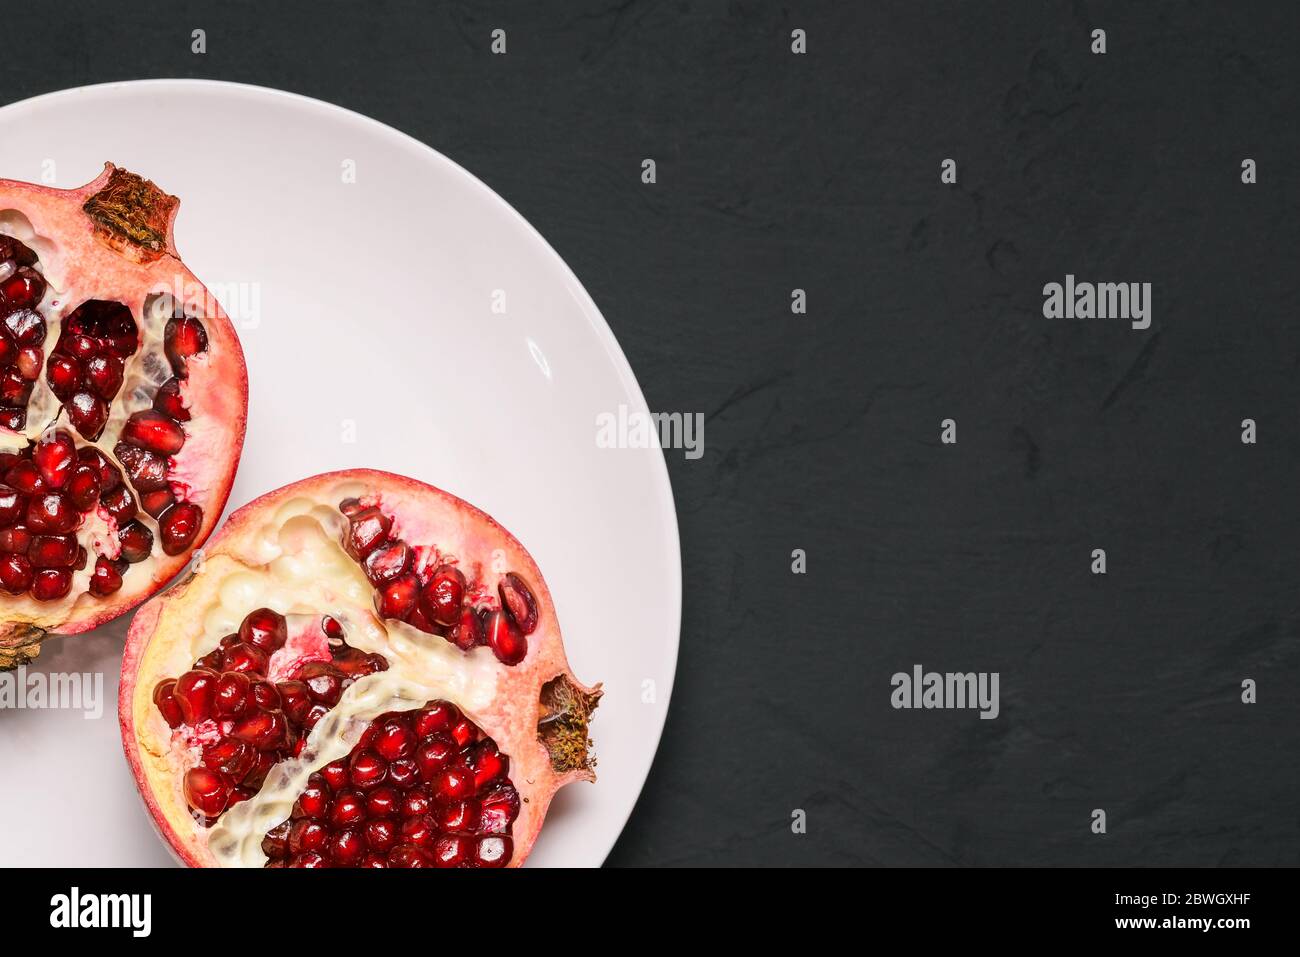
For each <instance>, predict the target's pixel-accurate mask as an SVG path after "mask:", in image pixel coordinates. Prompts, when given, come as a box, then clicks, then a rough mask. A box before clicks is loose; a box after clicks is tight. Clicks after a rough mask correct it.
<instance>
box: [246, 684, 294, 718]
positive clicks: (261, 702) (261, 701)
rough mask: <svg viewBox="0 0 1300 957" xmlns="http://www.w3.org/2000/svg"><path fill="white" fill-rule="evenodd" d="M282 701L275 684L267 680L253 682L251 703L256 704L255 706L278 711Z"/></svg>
mask: <svg viewBox="0 0 1300 957" xmlns="http://www.w3.org/2000/svg"><path fill="white" fill-rule="evenodd" d="M283 703H284V702H283V699H282V698H281V697H280V692H279V691H278V690H277V689H276V687H275V685H273V684H271V683H270V682H269V681H254V682H253V704H255V705H257V707H259V708H261V709H262V710H263V711H279V710H281V706H282V705H283ZM286 717H287V715H286Z"/></svg>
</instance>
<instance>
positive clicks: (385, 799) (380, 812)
mask: <svg viewBox="0 0 1300 957" xmlns="http://www.w3.org/2000/svg"><path fill="white" fill-rule="evenodd" d="M366 812H367V813H368V814H369V815H370V816H371V817H388V816H390V815H392V814H396V813H397V792H396V791H394V790H393V789H392V788H390V787H387V786H385V787H378V788H375V789H374V790H373V791H371V792H370V793H369V794H367V795H366Z"/></svg>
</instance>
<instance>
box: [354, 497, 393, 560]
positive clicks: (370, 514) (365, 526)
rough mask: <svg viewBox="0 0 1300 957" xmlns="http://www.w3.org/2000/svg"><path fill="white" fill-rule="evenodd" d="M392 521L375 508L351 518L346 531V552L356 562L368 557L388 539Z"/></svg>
mask: <svg viewBox="0 0 1300 957" xmlns="http://www.w3.org/2000/svg"><path fill="white" fill-rule="evenodd" d="M392 527H393V520H392V519H391V518H389V517H388V516H387V515H385V514H383V513H382V512H380V511H379V509H377V508H368V509H365V510H364V511H361V512H358V513H357V514H356V515H354V516H352V525H351V527H350V528H349V530H348V541H347V550H348V554H350V555H351V556H352V557H353V558H355V559H356V560H357V561H361V560H362V559H364V558H365V557H366V556H367V555H369V554H370V553H371V552H372V551H373V550H374V549H375V548H376V547H378V545H379V544H380V543H381V542H382V541H383V540H384V539H386V538H387V537H388V531H389V529H391V528H392Z"/></svg>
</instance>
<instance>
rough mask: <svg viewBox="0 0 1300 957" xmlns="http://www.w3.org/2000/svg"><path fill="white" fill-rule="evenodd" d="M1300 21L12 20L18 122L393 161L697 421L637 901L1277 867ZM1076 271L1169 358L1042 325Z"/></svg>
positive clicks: (845, 13)
mask: <svg viewBox="0 0 1300 957" xmlns="http://www.w3.org/2000/svg"><path fill="white" fill-rule="evenodd" d="M1297 10H1300V6H1298V5H1297V4H1295V3H1293V2H1286V3H1276V4H1267V5H1266V4H1252V3H1232V4H1227V3H1209V2H1200V3H1186V4H1170V3H1149V2H1144V3H1140V4H1139V3H1131V2H1130V3H1097V2H1083V0H1079V2H1074V3H1066V2H1039V0H1035V2H1026V3H1002V4H979V3H951V4H936V3H924V2H915V0H913V2H891V3H876V2H873V3H870V4H866V3H840V4H834V5H832V4H830V3H818V4H812V3H808V4H790V5H777V4H767V3H758V2H732V3H723V2H700V0H680V2H660V3H654V2H647V0H641V2H636V0H623V2H606V3H593V2H587V0H583V2H565V3H562V4H561V3H552V4H535V3H524V2H519V3H500V2H482V3H477V2H476V3H463V4H455V5H450V6H443V5H437V4H433V3H429V2H425V0H419V2H417V0H407V2H370V3H365V4H358V3H346V4H344V3H316V4H312V5H306V4H301V5H292V4H268V3H253V2H247V0H227V2H224V3H221V4H196V3H187V2H176V0H173V2H158V3H149V4H111V5H94V6H92V5H87V4H73V3H69V2H54V3H46V4H40V5H39V7H38V8H33V13H32V15H31V16H23V17H21V18H20V20H21V23H20V24H19V23H18V21H15V19H14V18H15V16H16V13H15V11H13V10H9V11H7V13H6V20H7V21H8V24H9V27H10V29H7V30H6V40H5V41H4V43H5V47H6V49H7V53H6V55H5V56H4V57H0V100H3V101H4V102H11V101H14V100H19V99H22V98H25V97H28V96H31V95H35V94H39V93H44V92H48V91H51V90H56V89H61V88H64V87H70V86H76V85H81V84H87V83H97V82H103V81H108V80H119V79H135V78H142V77H169V76H180V77H207V78H217V79H227V80H235V81H241V82H247V83H255V84H261V85H266V86H273V87H279V88H283V89H287V90H292V91H296V92H299V93H304V94H307V95H310V96H315V97H319V98H321V99H324V100H328V101H330V102H333V103H337V104H340V105H342V106H345V107H349V108H351V109H354V110H357V111H360V112H362V113H365V114H368V115H370V116H373V117H375V118H377V119H379V120H382V121H384V122H387V123H390V124H392V125H393V126H396V127H398V128H400V129H402V130H404V131H406V132H408V133H410V134H412V135H413V136H415V137H417V138H419V139H421V140H423V141H425V142H427V143H429V144H431V145H432V146H434V147H435V148H437V149H438V150H440V151H442V152H443V153H445V154H447V155H448V156H450V157H451V158H452V159H454V160H456V161H457V162H459V163H460V164H462V165H463V166H465V167H466V168H467V169H469V170H470V171H471V172H473V173H474V174H475V175H477V176H479V177H480V178H482V179H483V180H484V181H485V182H486V183H487V184H488V185H489V186H491V187H492V188H493V189H495V190H496V191H497V192H498V193H500V194H501V195H502V196H503V197H504V198H505V199H506V200H507V201H509V202H510V203H511V204H513V205H514V206H515V207H516V208H517V209H518V210H519V211H520V212H521V213H522V214H523V215H524V216H525V217H526V218H527V219H528V220H529V221H531V222H532V223H533V224H534V225H535V226H537V228H538V229H539V230H540V231H541V232H542V234H543V235H545V236H546V238H547V239H548V240H549V241H550V242H551V243H552V244H553V245H554V246H555V248H556V249H557V250H558V251H559V253H560V255H561V256H563V258H564V259H565V260H566V261H567V262H568V263H569V265H570V266H571V267H572V268H573V269H574V271H575V272H576V273H577V275H578V276H579V278H580V279H581V280H582V282H583V283H584V285H585V286H586V287H587V289H588V290H589V291H590V293H591V295H592V296H593V298H594V299H595V301H596V303H597V304H598V305H599V307H600V309H601V311H602V312H603V313H604V315H605V318H606V319H607V320H608V322H609V324H610V325H611V326H612V328H613V329H614V332H615V333H616V335H617V336H618V339H619V341H620V343H621V344H622V346H623V348H624V350H625V352H626V353H627V356H628V358H629V360H630V361H631V363H632V366H633V368H634V369H635V371H636V373H637V376H638V378H639V380H640V383H641V386H642V388H643V390H644V391H645V394H646V398H647V400H648V401H649V403H650V406H651V408H653V409H657V410H664V411H687V412H689V411H700V412H703V413H705V415H706V416H707V419H706V428H705V445H706V452H705V455H704V457H703V458H702V459H700V460H698V461H685V460H684V459H683V458H682V457H681V455H680V453H670V454H669V455H668V463H669V469H670V471H671V473H672V480H673V487H674V491H675V494H676V496H677V502H678V509H679V521H680V525H681V534H682V546H683V560H684V574H685V611H684V617H683V622H682V645H681V657H680V663H679V668H678V675H677V684H676V689H675V693H674V696H673V701H672V707H671V712H670V715H669V718H668V724H667V729H666V732H665V736H664V740H663V744H662V746H661V748H660V752H659V756H658V759H657V761H656V764H655V768H654V771H653V772H652V775H651V777H650V780H649V782H648V784H647V786H646V789H645V791H644V793H643V795H642V798H641V801H640V803H639V805H638V808H637V810H636V813H635V815H634V816H633V818H632V821H631V823H630V824H629V826H628V828H627V830H626V831H625V833H624V835H623V838H622V840H621V841H620V842H619V844H618V847H617V848H616V850H615V851H614V853H613V854H612V855H611V857H610V859H609V861H610V863H611V864H620V865H640V864H691V865H693V864H724V863H733V864H777V865H782V864H814V863H824V864H885V865H917V864H930V865H943V864H1088V865H1091V864H1115V865H1132V864H1188V865H1213V864H1296V863H1298V862H1300V810H1298V809H1297V804H1296V793H1297V789H1298V786H1300V772H1298V767H1297V765H1298V762H1300V722H1298V721H1297V718H1298V717H1300V704H1298V703H1297V697H1296V691H1297V681H1298V679H1300V599H1298V598H1297V593H1296V589H1295V584H1296V573H1295V571H1296V570H1295V565H1296V562H1295V554H1296V546H1297V543H1300V534H1298V533H1300V500H1298V498H1297V495H1296V494H1295V490H1296V482H1295V476H1296V467H1297V465H1298V464H1300V422H1297V416H1296V411H1297V400H1298V399H1300V378H1298V377H1297V371H1298V367H1300V328H1297V324H1296V313H1297V308H1298V307H1300V301H1298V297H1297V289H1298V288H1300V279H1298V278H1297V263H1298V260H1297V252H1298V251H1300V235H1298V232H1300V230H1298V227H1297V212H1298V209H1297V206H1298V199H1297V196H1298V189H1297V187H1298V185H1300V180H1298V178H1297V172H1296V159H1297V155H1298V153H1300V136H1298V135H1297V133H1298V131H1297V116H1300V109H1298V107H1300V104H1297V91H1298V90H1300V75H1298V74H1300V69H1298V58H1297V54H1296V52H1295V45H1296V40H1297V37H1300V29H1298V27H1300V14H1298V13H1297ZM195 27H202V28H203V29H205V30H206V31H207V34H208V52H207V54H206V55H203V56H196V55H193V54H192V53H191V52H190V31H191V29H193V28H195ZM495 27H502V28H504V29H506V30H507V31H508V38H509V53H508V55H507V56H504V57H493V56H491V55H489V53H488V43H489V33H490V31H491V30H492V29H493V28H495ZM796 27H799V28H803V29H805V30H807V31H808V47H809V52H808V54H807V55H805V56H795V55H792V54H791V52H790V49H789V45H790V31H791V30H792V29H794V28H796ZM1097 27H1100V28H1104V29H1105V30H1106V31H1107V35H1108V50H1109V52H1108V53H1107V54H1106V55H1105V56H1094V55H1092V54H1091V53H1090V52H1089V42H1090V37H1089V34H1090V32H1091V30H1092V29H1093V28H1097ZM23 50H26V51H28V52H27V54H22V53H21V51H23ZM187 132H189V131H178V133H182V134H184V133H187ZM207 135H219V136H238V131H237V130H220V131H207ZM191 142H193V141H192V140H191ZM177 143H178V145H177V147H176V148H201V141H200V142H196V143H193V145H186V138H185V137H184V136H182V137H180V138H178V140H177ZM644 157H653V158H654V159H655V160H656V161H657V163H658V183H657V184H656V185H654V186H644V185H642V184H641V183H640V179H639V174H640V163H641V160H642V158H644ZM945 157H952V158H954V159H956V160H957V161H958V164H959V185H957V186H955V187H954V186H945V185H942V184H941V183H940V181H939V164H940V162H941V160H942V159H944V158H945ZM1246 157H1250V158H1253V159H1255V160H1256V161H1257V163H1258V164H1259V182H1258V184H1257V185H1254V186H1245V185H1243V184H1242V183H1241V182H1240V163H1241V160H1242V159H1243V158H1246ZM272 161H273V158H268V162H272ZM1067 272H1072V273H1074V274H1076V275H1077V276H1078V277H1079V278H1080V279H1088V280H1094V281H1107V280H1109V281H1139V282H1141V281H1148V282H1151V283H1153V285H1154V323H1153V325H1152V328H1151V329H1150V330H1148V331H1146V332H1136V331H1133V330H1131V329H1129V328H1128V326H1127V324H1126V323H1124V322H1119V321H1111V322H1100V321H1093V322H1087V321H1065V320H1059V321H1051V320H1047V319H1044V318H1043V317H1042V315H1041V311H1040V310H1041V305H1042V298H1041V288H1042V285H1043V283H1044V282H1047V281H1051V280H1057V281H1060V280H1062V279H1063V277H1064V275H1065V274H1066V273H1067ZM795 287H799V288H803V289H806V290H807V293H808V301H809V312H808V315H806V316H794V315H791V313H790V309H789V301H790V290H791V289H793V288H795ZM946 417H952V418H954V419H956V420H957V423H958V437H959V441H958V444H957V445H956V446H955V447H954V446H943V445H941V444H940V443H939V423H940V420H941V419H943V418H946ZM1245 417H1251V418H1254V419H1256V420H1257V421H1258V423H1259V444H1258V445H1256V446H1245V445H1242V444H1241V442H1240V439H1239V432H1240V421H1241V420H1242V419H1243V418H1245ZM1094 547H1103V548H1105V549H1106V550H1107V554H1108V560H1109V574H1108V575H1106V576H1105V577H1094V576H1093V575H1091V574H1090V573H1089V560H1090V556H1089V553H1090V551H1091V549H1092V548H1094ZM793 548H804V549H806V550H807V553H808V573H807V575H805V576H795V575H792V574H791V572H790V552H791V549H793ZM914 663H921V664H923V665H925V666H926V667H927V668H934V669H937V670H941V671H946V670H979V671H999V672H1000V673H1001V676H1002V677H1001V682H1002V716H1001V717H1000V718H999V719H998V720H996V721H980V720H977V718H976V716H975V714H974V713H973V712H933V711H931V712H916V711H894V710H892V709H891V708H890V707H889V691H890V688H889V677H890V675H891V674H892V673H893V672H895V671H900V670H901V671H908V670H910V668H911V666H912V665H913V664H914ZM1244 677H1251V678H1254V679H1256V680H1257V681H1258V684H1259V703H1258V704H1256V705H1254V706H1246V705H1243V704H1241V703H1240V702H1239V685H1240V681H1241V679H1242V678H1244ZM1097 807H1101V808H1105V809H1106V810H1107V813H1108V816H1109V833H1108V834H1107V835H1105V836H1104V837H1098V836H1094V835H1092V834H1091V833H1090V832H1089V827H1088V825H1089V822H1090V819H1089V814H1090V812H1091V810H1092V809H1093V808H1097ZM795 808H802V809H804V810H806V811H807V813H808V832H807V833H806V834H804V835H794V834H792V833H791V829H790V815H791V812H792V810H793V809H795Z"/></svg>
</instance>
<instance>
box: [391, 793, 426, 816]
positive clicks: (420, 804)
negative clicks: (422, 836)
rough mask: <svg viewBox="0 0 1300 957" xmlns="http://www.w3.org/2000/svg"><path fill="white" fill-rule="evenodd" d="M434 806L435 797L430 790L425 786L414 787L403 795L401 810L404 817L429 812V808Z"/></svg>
mask: <svg viewBox="0 0 1300 957" xmlns="http://www.w3.org/2000/svg"><path fill="white" fill-rule="evenodd" d="M432 807H433V799H432V798H431V797H430V795H429V793H428V791H426V790H424V789H423V788H412V789H411V790H409V791H407V792H406V794H405V795H404V796H403V797H402V803H401V806H400V808H399V810H400V811H401V813H402V817H420V816H421V815H423V814H428V813H429V809H430V808H432Z"/></svg>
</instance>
